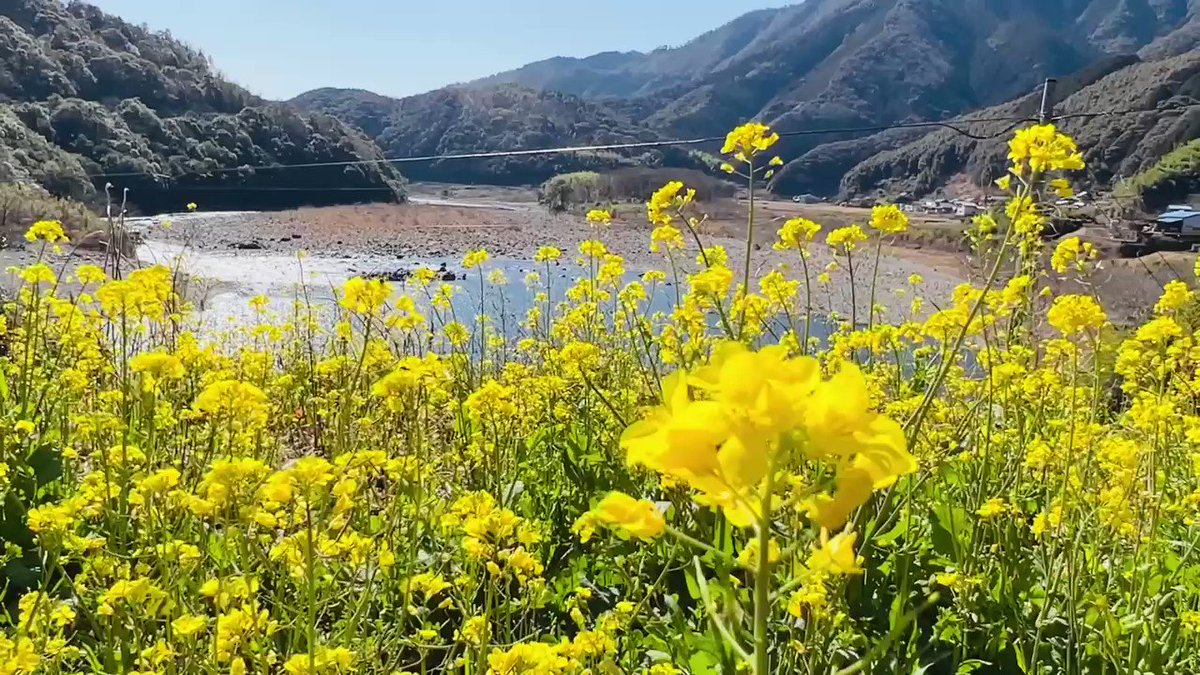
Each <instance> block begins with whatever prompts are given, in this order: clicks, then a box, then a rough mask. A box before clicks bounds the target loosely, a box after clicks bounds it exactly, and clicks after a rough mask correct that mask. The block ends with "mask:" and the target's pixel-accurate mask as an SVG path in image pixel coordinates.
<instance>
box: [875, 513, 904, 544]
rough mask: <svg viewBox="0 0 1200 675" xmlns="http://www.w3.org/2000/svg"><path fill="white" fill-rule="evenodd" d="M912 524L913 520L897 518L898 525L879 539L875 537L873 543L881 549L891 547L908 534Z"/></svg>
mask: <svg viewBox="0 0 1200 675" xmlns="http://www.w3.org/2000/svg"><path fill="white" fill-rule="evenodd" d="M911 522H912V519H911V518H897V519H896V524H895V525H894V526H892V529H890V530H888V531H887V532H884V533H883V534H881V535H879V536H878V537H875V538H874V539H872V542H871V543H873V544H874V545H875V546H881V547H885V546H891V545H892V544H893V543H895V542H896V540H897V539H899V538H900V537H903V536H904V535H906V534H908V527H909V524H910V523H911Z"/></svg>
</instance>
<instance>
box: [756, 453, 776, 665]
mask: <svg viewBox="0 0 1200 675" xmlns="http://www.w3.org/2000/svg"><path fill="white" fill-rule="evenodd" d="M774 488H775V466H774V462H772V463H771V464H770V466H768V467H767V486H766V489H765V490H763V494H762V501H761V504H760V506H759V514H758V572H757V573H756V574H755V577H754V672H755V675H767V673H768V672H770V668H771V654H770V651H769V647H770V635H769V634H768V631H769V629H770V619H771V555H770V553H771V492H772V491H773V490H774Z"/></svg>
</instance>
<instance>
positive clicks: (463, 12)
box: [90, 0, 796, 99]
mask: <svg viewBox="0 0 1200 675" xmlns="http://www.w3.org/2000/svg"><path fill="white" fill-rule="evenodd" d="M795 1H796V0H792V2H795ZM90 2H92V3H93V4H95V5H97V6H99V7H100V8H101V9H103V10H105V11H107V12H110V13H114V14H117V15H119V16H121V17H122V18H124V19H125V20H127V21H131V22H133V23H145V24H147V25H149V26H150V27H151V28H153V29H156V30H163V29H166V30H170V31H171V33H172V34H173V35H174V36H175V37H177V38H180V39H182V40H183V41H185V42H187V43H189V44H191V45H193V46H195V47H198V48H200V49H201V50H203V51H204V52H205V53H206V54H208V55H209V56H211V57H212V59H213V61H214V62H215V63H216V66H217V68H218V69H219V70H220V71H221V72H222V73H224V74H225V75H226V76H227V77H229V78H230V79H232V80H234V81H235V82H237V83H239V84H242V85H244V86H246V87H248V88H249V89H251V90H252V91H254V92H255V93H257V94H260V95H263V96H266V97H268V98H273V99H286V98H291V97H292V96H295V95H296V94H299V93H301V92H303V91H307V90H309V89H313V88H316V87H327V86H329V87H357V88H362V89H370V90H372V91H375V92H378V93H380V94H386V95H390V96H405V95H409V94H417V93H421V92H424V91H429V90H431V89H437V88H439V87H442V86H445V85H447V84H452V83H454V82H464V81H467V80H472V79H475V78H479V77H485V76H487V75H492V74H494V73H498V72H501V71H504V70H509V69H512V68H516V67H518V66H521V65H524V64H526V63H529V62H531V61H537V60H540V59H545V58H549V57H551V56H587V55H589V54H594V53H596V52H601V51H613V50H616V51H626V50H631V49H636V50H641V51H646V50H650V49H654V48H655V47H659V46H662V45H672V46H673V45H679V44H682V43H684V42H686V41H688V40H689V39H691V38H693V37H696V36H697V35H700V34H701V33H703V32H705V31H707V30H711V29H713V28H716V27H717V26H720V25H721V24H723V23H725V22H727V21H729V20H731V19H733V18H735V17H737V16H739V15H741V14H744V13H746V12H748V11H751V10H754V9H761V8H764V7H777V6H781V5H784V4H788V0H686V1H680V0H90Z"/></svg>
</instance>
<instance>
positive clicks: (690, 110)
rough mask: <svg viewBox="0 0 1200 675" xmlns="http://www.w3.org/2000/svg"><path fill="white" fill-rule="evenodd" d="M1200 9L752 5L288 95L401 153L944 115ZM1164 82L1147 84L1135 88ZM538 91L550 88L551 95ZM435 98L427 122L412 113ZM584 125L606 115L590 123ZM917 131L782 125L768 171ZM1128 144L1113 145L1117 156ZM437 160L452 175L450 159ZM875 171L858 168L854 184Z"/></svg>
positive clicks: (477, 175)
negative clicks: (445, 76) (561, 49)
mask: <svg viewBox="0 0 1200 675" xmlns="http://www.w3.org/2000/svg"><path fill="white" fill-rule="evenodd" d="M1198 26H1200V0H807V1H806V2H803V3H801V4H797V5H793V6H789V7H783V8H780V9H772V10H763V11H758V12H752V13H750V14H747V15H745V16H743V17H741V18H739V19H737V20H735V21H733V22H731V23H729V24H727V25H725V26H722V27H720V28H718V29H716V30H713V31H711V32H709V33H706V34H704V35H702V36H700V37H698V38H696V39H695V40H692V41H691V42H689V43H687V44H685V45H682V46H680V47H675V48H664V49H659V50H655V51H653V52H650V53H640V52H624V53H619V52H608V53H603V54H597V55H595V56H591V57H587V58H582V59H578V58H555V59H549V60H546V61H540V62H537V63H533V64H530V65H528V66H525V67H523V68H519V69H517V70H514V71H510V72H506V73H500V74H498V75H494V76H492V77H489V78H485V79H484V80H480V81H477V82H473V83H469V84H467V85H459V86H455V87H451V88H448V89H444V90H439V91H437V92H432V93H430V94H423V95H421V96H418V97H412V98H409V99H403V100H402V101H395V102H391V103H389V99H382V100H381V97H378V96H376V95H374V94H369V93H367V92H361V91H351V92H337V91H330V90H319V91H318V92H312V93H310V94H308V95H304V96H301V97H300V98H299V99H297V100H296V101H295V102H294V103H296V104H298V105H301V106H302V108H303V109H305V110H318V111H324V112H329V113H331V114H334V115H337V116H339V117H340V118H341V119H343V120H345V121H348V122H350V123H352V124H355V125H357V126H359V127H360V128H363V129H364V130H366V131H367V132H368V133H369V134H370V135H372V136H374V137H375V138H376V140H377V141H379V142H380V143H381V144H382V145H383V147H384V148H385V150H386V151H388V152H389V153H396V154H401V155H405V154H410V152H409V151H415V150H416V147H415V145H416V144H418V141H420V143H419V144H420V145H421V147H425V148H433V147H436V148H437V149H438V151H439V152H446V153H454V152H473V151H480V150H495V149H500V148H509V147H513V148H524V147H529V146H528V145H522V144H519V141H520V139H521V138H530V139H532V138H535V137H537V138H541V139H542V140H544V141H547V142H549V143H551V144H558V143H560V142H563V141H567V140H570V141H573V142H574V143H585V144H586V143H593V142H600V141H599V139H600V138H602V137H611V138H643V137H664V138H680V137H694V136H709V135H719V134H721V133H723V132H724V131H726V130H727V129H729V128H730V127H732V126H734V125H735V124H737V123H740V122H742V121H745V120H747V119H760V120H763V121H765V122H767V123H769V124H771V125H772V126H774V127H776V128H777V129H780V130H792V129H822V128H839V127H852V126H872V125H883V124H889V123H893V122H899V121H913V120H945V119H949V118H953V117H956V116H959V115H962V114H965V113H969V112H971V111H975V110H979V109H982V108H987V107H990V106H997V105H1003V104H1005V102H1006V101H1009V102H1010V103H1009V104H1008V105H1007V107H1008V108H1013V107H1020V106H1021V105H1024V104H1023V103H1021V101H1022V100H1023V99H1024V97H1025V96H1026V94H1028V93H1029V92H1031V91H1033V90H1034V89H1035V88H1036V86H1037V85H1038V84H1039V83H1040V82H1041V81H1042V80H1043V79H1044V78H1046V77H1060V78H1061V77H1068V76H1071V75H1072V74H1073V73H1081V72H1082V73H1083V74H1084V76H1085V78H1086V77H1093V78H1095V77H1097V74H1098V73H1099V74H1100V75H1104V74H1108V73H1111V72H1113V71H1114V70H1119V69H1120V66H1129V65H1131V64H1132V63H1134V62H1135V61H1136V60H1137V59H1136V57H1135V54H1136V53H1137V52H1139V50H1141V58H1142V59H1143V60H1145V61H1156V60H1161V59H1164V58H1168V57H1171V56H1176V55H1180V54H1187V53H1189V52H1194V51H1196V50H1197V49H1198V45H1197V37H1198V35H1200V28H1198ZM1118 57H1124V59H1125V60H1123V61H1122V60H1120V59H1119V58H1118ZM1155 72H1158V71H1155ZM1077 79H1078V78H1077ZM1114 82H1115V80H1114ZM505 85H507V86H508V87H509V88H507V89H505V88H503V87H504V86H505ZM498 87H500V88H499V89H498ZM517 87H519V88H521V89H516V88H517ZM469 91H475V92H476V94H475V95H476V96H478V97H479V98H478V99H477V100H478V101H479V102H480V103H481V104H482V105H491V103H490V100H491V99H493V98H494V97H496V96H497V94H496V92H506V94H505V96H504V97H503V100H502V102H501V103H500V104H499V107H497V108H496V110H500V111H501V112H500V113H499V114H498V115H496V116H495V117H492V116H491V115H489V114H488V110H487V109H481V108H479V107H478V106H477V105H475V103H476V100H474V99H472V98H471V95H470V94H469V93H468V92H469ZM518 91H520V92H523V93H521V94H519V95H516V94H514V93H513V92H518ZM555 92H561V93H555ZM1173 95H1175V93H1174V92H1171V91H1156V92H1154V91H1147V92H1144V93H1143V94H1142V95H1141V98H1142V99H1147V98H1149V99H1153V101H1157V100H1161V99H1165V98H1170V97H1171V96H1173ZM548 100H550V101H555V102H556V105H555V106H552V107H550V112H548V111H547V106H546V102H547V101H548ZM572 106H573V107H575V108H576V109H577V111H578V113H577V115H578V117H582V118H584V119H587V120H596V121H597V123H596V124H594V125H590V126H589V125H585V126H584V127H581V128H576V127H574V126H573V124H574V123H575V122H576V121H577V119H578V118H577V117H572V116H571V115H567V114H565V113H564V110H565V108H567V107H572ZM431 111H436V113H437V114H436V117H437V119H438V120H439V123H438V124H435V125H433V128H432V129H424V125H425V119H426V117H427V116H428V115H429V114H430V113H431ZM597 128H601V129H603V130H604V133H603V134H600V133H592V132H594V131H595V129H597ZM388 130H391V133H390V134H389V131H388ZM418 131H420V134H421V135H420V136H419V137H418V135H417V134H418ZM531 132H541V133H544V134H545V135H543V136H535V135H533V134H532V133H531ZM927 136H928V133H926V132H912V131H907V132H891V133H889V134H886V135H884V136H878V137H872V139H871V142H870V143H862V142H858V141H857V140H856V139H854V138H853V137H850V136H846V135H844V134H843V135H840V136H839V135H814V136H807V137H801V138H793V139H787V140H786V141H785V142H784V143H781V144H780V150H781V152H782V154H783V155H784V156H785V157H791V158H803V160H802V161H799V162H798V163H797V164H796V165H795V166H792V167H789V169H788V170H785V171H783V172H781V175H780V179H779V181H778V182H777V187H778V189H779V190H780V191H782V192H787V193H800V192H814V193H818V194H826V195H829V194H835V193H837V192H838V190H839V186H840V185H841V182H842V181H841V179H842V177H843V175H845V174H846V172H849V171H850V170H851V169H852V168H854V167H855V166H857V165H858V164H860V163H861V162H863V161H865V160H867V159H869V158H870V157H872V156H873V155H875V154H877V153H879V152H880V151H883V150H891V149H896V148H899V147H900V146H903V145H906V144H908V143H910V142H914V141H918V140H920V139H923V138H925V137H927ZM1164 138H1166V136H1164ZM514 141H517V142H518V144H515V145H514V144H512V143H513V142H514ZM1122 147H1124V146H1122ZM1156 147H1157V145H1156V144H1146V145H1142V146H1139V148H1140V149H1132V148H1126V149H1127V150H1129V156H1130V158H1131V161H1134V162H1136V163H1140V162H1142V161H1143V160H1149V161H1152V160H1153V159H1155V158H1156V157H1155V156H1154V153H1155V152H1157V150H1153V149H1152V148H1156ZM1116 152H1118V153H1119V152H1121V151H1120V150H1118V151H1116ZM1147 153H1148V154H1147ZM411 154H422V153H421V152H420V151H415V152H411ZM675 156H678V155H675ZM1124 157H1125V155H1121V156H1120V157H1113V158H1110V161H1109V163H1110V164H1113V166H1114V171H1113V173H1116V172H1118V170H1119V167H1116V164H1120V163H1121V161H1124V159H1123V158H1124ZM654 158H655V159H656V160H659V161H661V160H662V159H663V157H661V156H659V155H655V156H654ZM672 158H673V156H668V157H667V158H666V159H667V160H668V161H669V160H670V159H672ZM1118 160H1119V161H1118ZM527 162H528V160H525V159H521V160H515V161H511V162H503V163H492V164H487V165H472V166H470V167H466V165H461V166H463V167H464V172H463V175H462V178H463V179H469V180H486V181H490V182H512V181H518V182H521V181H523V180H524V179H526V178H528V177H530V176H532V175H533V174H536V173H538V172H531V173H530V174H526V173H524V170H525V168H526V164H527ZM455 166H460V165H455ZM816 166H819V167H821V169H822V171H823V172H824V173H823V174H822V175H819V176H817V175H812V173H811V171H809V170H808V168H811V167H816ZM539 168H545V167H539ZM417 171H421V169H417ZM501 171H503V172H505V174H504V175H500V173H499V172H501ZM922 171H923V172H924V173H926V174H930V175H931V174H933V173H937V174H938V176H937V180H935V181H932V182H931V181H929V180H921V181H918V182H919V183H920V184H921V185H931V184H932V183H934V182H938V181H944V180H945V179H947V178H948V177H950V176H949V174H947V173H945V172H939V171H935V170H934V169H926V168H923V169H922ZM867 173H868V174H870V173H871V172H869V171H868V172H867ZM438 175H439V176H441V177H444V178H453V177H454V175H455V168H454V166H446V167H445V168H444V170H440V171H438ZM862 180H866V179H859V178H856V179H855V181H854V182H852V183H851V186H854V185H858V184H859V183H861V181H862ZM870 188H872V185H871V181H870V180H866V183H864V184H863V187H862V189H870ZM856 190H857V188H856Z"/></svg>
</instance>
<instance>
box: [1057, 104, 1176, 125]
mask: <svg viewBox="0 0 1200 675" xmlns="http://www.w3.org/2000/svg"><path fill="white" fill-rule="evenodd" d="M1191 108H1200V103H1187V104H1184V105H1175V106H1167V107H1163V108H1154V109H1140V110H1139V109H1128V110H1102V111H1099V112H1079V113H1067V114H1064V115H1055V116H1054V117H1053V118H1051V120H1052V121H1055V122H1059V121H1063V120H1071V119H1093V118H1096V117H1117V116H1121V115H1140V114H1144V113H1160V114H1161V113H1169V112H1176V111H1179V110H1188V109H1191Z"/></svg>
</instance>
